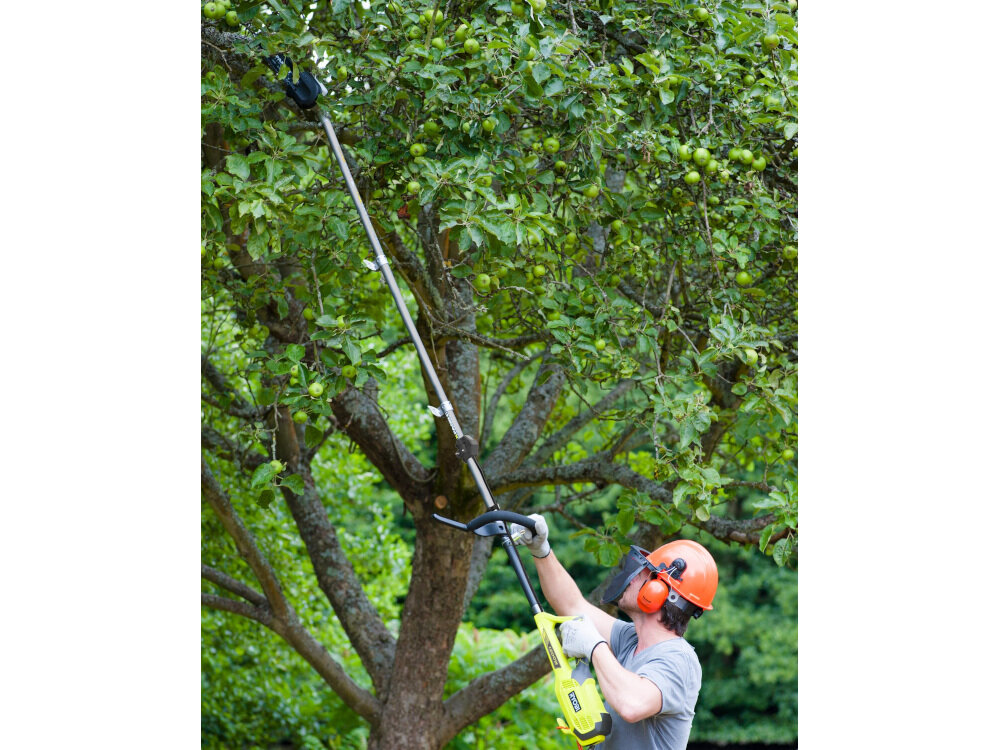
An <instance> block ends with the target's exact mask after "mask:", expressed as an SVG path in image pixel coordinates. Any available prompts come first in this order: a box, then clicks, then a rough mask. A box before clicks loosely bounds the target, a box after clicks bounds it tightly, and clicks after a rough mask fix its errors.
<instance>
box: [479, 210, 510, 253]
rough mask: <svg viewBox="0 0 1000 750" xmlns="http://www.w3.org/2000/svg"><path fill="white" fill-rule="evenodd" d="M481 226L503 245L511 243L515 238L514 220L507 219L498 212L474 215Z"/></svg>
mask: <svg viewBox="0 0 1000 750" xmlns="http://www.w3.org/2000/svg"><path fill="white" fill-rule="evenodd" d="M476 218H477V220H478V221H479V223H480V224H481V225H482V226H483V228H484V229H485V230H486V231H487V232H489V233H490V234H492V235H493V236H494V237H496V238H497V239H498V240H500V242H502V243H504V244H505V245H510V244H513V243H514V241H515V239H516V236H517V235H516V233H515V231H514V222H512V221H511V220H510V219H508V218H507V217H506V216H504V215H502V214H500V215H497V214H493V215H488V214H482V215H481V216H478V217H476Z"/></svg>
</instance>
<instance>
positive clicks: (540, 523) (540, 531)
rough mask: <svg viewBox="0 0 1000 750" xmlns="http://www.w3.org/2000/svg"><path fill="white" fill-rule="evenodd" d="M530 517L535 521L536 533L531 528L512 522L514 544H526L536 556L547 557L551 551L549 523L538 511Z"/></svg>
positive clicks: (511, 531) (511, 530)
mask: <svg viewBox="0 0 1000 750" xmlns="http://www.w3.org/2000/svg"><path fill="white" fill-rule="evenodd" d="M528 518H530V519H531V520H532V521H534V522H535V533H534V534H532V533H531V531H530V530H529V529H527V528H526V527H524V526H522V525H521V524H519V523H512V524H511V525H510V533H511V536H512V537H513V538H514V544H523V545H525V546H526V547H527V548H528V549H529V550H531V554H532V555H534V556H535V557H545V556H546V555H547V554H549V552H550V551H551V548H550V547H549V527H548V524H546V523H545V519H544V518H542V517H541V516H540V515H538V514H537V513H532V514H531V515H530V516H528Z"/></svg>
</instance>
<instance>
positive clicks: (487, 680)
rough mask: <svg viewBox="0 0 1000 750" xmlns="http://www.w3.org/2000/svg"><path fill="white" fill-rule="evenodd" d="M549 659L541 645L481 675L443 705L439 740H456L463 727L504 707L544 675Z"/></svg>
mask: <svg viewBox="0 0 1000 750" xmlns="http://www.w3.org/2000/svg"><path fill="white" fill-rule="evenodd" d="M548 669H549V660H548V657H546V655H545V651H544V650H543V649H542V647H541V645H538V646H536V647H535V648H533V649H531V651H529V652H528V653H526V654H525V655H524V656H522V657H520V658H519V659H517V660H516V661H513V662H511V663H510V664H508V665H507V666H505V667H503V668H501V669H497V670H494V671H493V672H490V673H488V674H484V675H481V676H479V677H477V678H476V679H474V680H473V681H472V682H470V683H469V684H468V685H466V686H465V687H464V688H462V689H461V690H459V691H458V692H457V693H455V694H454V695H452V696H451V697H450V698H448V700H446V701H445V702H444V723H443V726H442V728H441V734H440V737H442V738H448V737H454V736H455V735H456V734H458V732H459V730H461V729H462V727H465V726H467V725H469V724H471V723H472V722H473V721H475V720H476V719H478V718H480V717H481V716H485V715H486V714H488V713H490V712H491V711H494V710H496V709H497V708H499V707H500V706H501V705H503V704H504V703H505V702H506V701H507V700H508V699H509V698H511V697H512V696H514V695H517V694H518V693H519V692H521V691H522V690H524V689H525V688H526V687H528V686H529V685H531V684H532V683H534V682H536V681H538V680H539V679H540V678H542V677H544V676H545V673H546V672H547V671H548Z"/></svg>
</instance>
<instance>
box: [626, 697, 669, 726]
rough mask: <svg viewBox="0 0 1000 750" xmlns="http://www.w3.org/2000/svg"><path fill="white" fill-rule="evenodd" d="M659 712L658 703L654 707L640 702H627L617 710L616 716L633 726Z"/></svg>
mask: <svg viewBox="0 0 1000 750" xmlns="http://www.w3.org/2000/svg"><path fill="white" fill-rule="evenodd" d="M659 710H660V706H659V703H657V705H655V706H654V705H651V704H649V703H643V702H640V701H628V702H627V703H626V704H625V705H624V706H621V707H620V708H619V709H618V715H619V716H621V717H622V719H624V720H625V722H627V723H628V724H635V723H636V722H638V721H642V720H643V719H648V718H649V717H650V716H653V715H655V714H656V712H657V711H659Z"/></svg>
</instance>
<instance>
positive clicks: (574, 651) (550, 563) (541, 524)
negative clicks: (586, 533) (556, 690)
mask: <svg viewBox="0 0 1000 750" xmlns="http://www.w3.org/2000/svg"><path fill="white" fill-rule="evenodd" d="M531 518H532V519H533V520H534V521H535V533H534V534H532V533H531V532H530V531H529V530H528V529H526V528H524V527H523V526H520V525H518V524H512V525H511V531H512V533H513V534H514V538H515V541H516V542H517V543H518V544H524V545H526V546H527V547H528V549H529V550H531V554H532V556H533V557H534V560H535V567H536V568H537V570H538V579H539V581H540V582H541V585H542V592H543V593H544V594H545V598H546V599H547V600H548V602H549V604H550V605H551V606H552V608H553V609H554V610H555V611H556V614H559V615H578V616H579V617H578V619H575V620H571V621H569V622H565V623H563V624H562V626H561V627H560V636H561V638H562V643H563V650H564V651H565V652H566V655H567V656H571V657H577V658H583V659H589V660H590V662H591V663H592V664H593V666H594V671H595V672H596V673H597V680H598V682H599V683H600V685H601V690H602V692H603V693H604V698H605V701H606V703H607V707H608V710H609V712H610V714H611V717H612V725H611V733H610V734H609V735H608V737H607V739H606V740H605V741H604V742H603V743H601V744H600V745H597V746H595V747H598V748H601V750H643V749H645V748H655V750H683V748H685V747H687V741H688V735H689V734H690V732H691V720H692V719H693V718H694V706H695V702H696V701H697V699H698V691H699V690H700V689H701V664H699V663H698V657H697V656H696V655H695V652H694V648H693V647H692V646H691V645H690V644H689V643H688V642H687V641H686V640H684V638H683V636H684V631H685V630H686V629H687V625H688V621H689V620H690V618H691V617H695V618H697V617H700V616H701V614H702V612H703V611H704V610H706V609H712V598H713V597H714V596H715V591H716V588H717V587H718V582H719V573H718V569H717V568H716V565H715V560H713V559H712V556H711V554H709V552H708V550H706V549H705V548H704V547H702V546H701V545H700V544H698V543H697V542H693V541H689V540H684V539H682V540H678V541H676V542H671V543H669V544H665V545H663V546H662V547H660V548H658V549H656V550H654V551H653V552H651V553H647V552H646V551H645V550H641V549H639V548H638V547H632V548H631V550H629V552H628V553H627V554H626V555H624V556H623V557H622V559H621V562H620V563H619V567H618V573H617V575H616V576H615V577H614V578H613V579H612V581H611V583H610V585H609V586H608V589H607V592H606V593H605V595H604V599H603V600H602V602H601V603H602V604H608V603H611V602H614V603H616V604H617V605H618V608H619V609H621V610H622V611H623V612H625V613H626V614H627V615H629V617H630V618H631V619H632V622H631V623H626V622H624V621H623V620H618V619H616V618H614V617H612V616H611V615H609V614H607V613H606V612H604V611H603V610H601V609H598V608H597V607H595V606H594V605H593V604H591V603H590V602H588V601H587V600H586V599H584V597H583V594H582V593H581V592H580V588H579V587H578V586H577V585H576V582H575V581H574V580H573V579H572V578H571V577H570V575H569V573H567V572H566V570H565V569H564V568H563V566H562V565H561V564H560V563H559V561H558V560H557V559H556V556H555V554H554V553H553V552H552V550H551V548H550V546H549V542H548V525H547V524H546V523H545V519H544V518H542V516H539V515H533V516H531Z"/></svg>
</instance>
